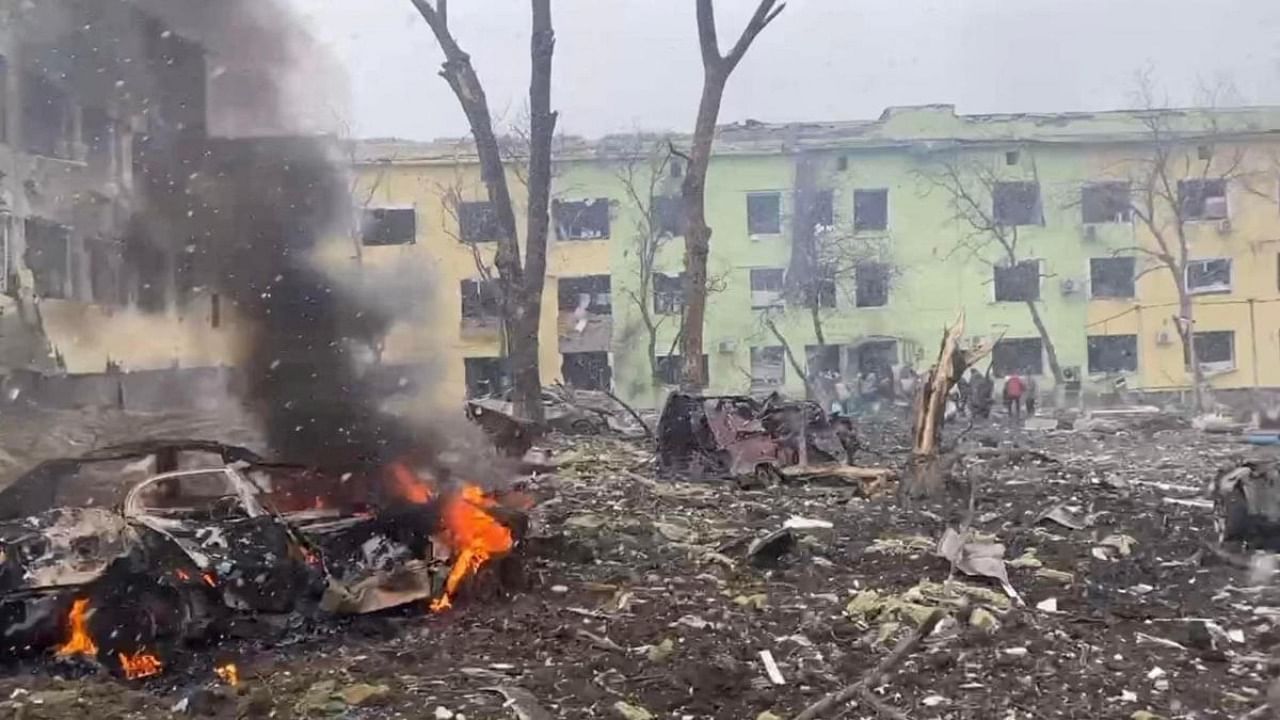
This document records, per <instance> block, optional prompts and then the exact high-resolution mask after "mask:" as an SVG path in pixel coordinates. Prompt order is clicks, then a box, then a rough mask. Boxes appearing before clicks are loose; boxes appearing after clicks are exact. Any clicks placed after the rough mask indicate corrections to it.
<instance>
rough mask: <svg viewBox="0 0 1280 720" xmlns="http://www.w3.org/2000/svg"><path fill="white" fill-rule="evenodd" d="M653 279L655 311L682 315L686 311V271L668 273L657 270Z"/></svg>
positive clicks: (661, 313) (656, 313)
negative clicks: (673, 273)
mask: <svg viewBox="0 0 1280 720" xmlns="http://www.w3.org/2000/svg"><path fill="white" fill-rule="evenodd" d="M652 281H653V312H654V314H655V315H682V314H683V313H684V273H677V274H675V275H668V274H666V273H660V272H655V273H653V275H652Z"/></svg>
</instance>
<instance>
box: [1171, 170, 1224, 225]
mask: <svg viewBox="0 0 1280 720" xmlns="http://www.w3.org/2000/svg"><path fill="white" fill-rule="evenodd" d="M1178 207H1179V208H1180V209H1181V212H1182V220H1183V222H1221V221H1222V220H1226V219H1228V218H1230V217H1231V204H1230V201H1229V200H1228V196H1227V180H1226V178H1189V179H1185V180H1179V181H1178Z"/></svg>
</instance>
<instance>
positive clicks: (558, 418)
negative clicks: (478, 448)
mask: <svg viewBox="0 0 1280 720" xmlns="http://www.w3.org/2000/svg"><path fill="white" fill-rule="evenodd" d="M512 392H513V391H510V390H508V391H506V392H504V393H501V394H498V395H489V396H485V397H479V398H474V399H471V400H468V401H467V404H466V414H467V418H468V419H470V420H471V421H472V422H474V423H475V424H476V425H478V426H480V428H481V429H483V430H484V431H485V433H486V434H488V435H489V437H490V438H491V439H492V440H493V442H494V445H495V446H496V447H497V448H498V450H499V451H500V452H502V453H503V454H505V455H508V456H510V457H521V456H523V455H524V454H525V453H526V452H528V451H529V449H530V448H531V447H533V445H534V443H535V442H537V440H538V438H539V437H541V436H542V435H543V434H544V433H546V432H547V431H554V432H558V433H562V434H564V435H599V434H601V433H607V432H616V433H619V434H622V435H632V436H636V435H647V434H648V426H647V425H645V423H644V420H643V419H642V418H641V417H640V416H639V415H638V414H636V413H635V412H634V411H633V410H632V409H631V408H629V407H626V406H625V405H623V404H622V402H621V401H620V400H618V398H617V396H615V395H613V394H612V393H607V392H601V391H596V390H580V389H576V388H569V387H566V386H564V385H559V384H557V385H553V386H550V387H546V388H543V390H542V413H543V419H544V422H543V424H542V425H537V424H535V423H533V422H532V421H530V420H528V419H526V418H523V417H521V416H520V415H519V414H518V413H517V412H516V410H515V403H514V402H513V400H512Z"/></svg>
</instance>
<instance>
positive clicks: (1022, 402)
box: [817, 365, 1039, 422]
mask: <svg viewBox="0 0 1280 720" xmlns="http://www.w3.org/2000/svg"><path fill="white" fill-rule="evenodd" d="M818 379H819V382H818V384H817V394H818V398H817V399H818V400H819V401H822V400H823V398H824V397H826V398H828V399H827V401H826V403H825V405H826V406H828V407H830V411H831V414H832V415H833V416H846V417H848V416H853V415H859V414H863V413H868V412H878V411H879V410H880V409H881V407H884V406H888V407H890V408H892V407H895V406H899V405H900V406H903V407H904V408H905V410H906V412H908V413H909V412H910V408H911V401H912V398H913V397H914V396H915V392H916V387H917V386H918V385H919V383H920V382H921V378H920V376H919V375H918V374H917V373H916V370H915V368H913V367H912V366H911V365H902V366H901V367H900V368H898V369H897V370H895V369H894V368H893V367H892V366H888V365H885V366H883V367H881V368H880V369H878V370H876V369H865V370H862V371H860V372H859V373H858V375H857V377H855V378H853V379H852V380H851V381H848V382H846V381H845V379H844V378H843V377H842V376H841V375H840V374H839V373H838V372H834V371H829V372H826V373H823V374H822V375H820V376H819V378H818ZM995 389H996V381H995V380H994V379H993V378H992V377H991V373H990V371H988V372H987V373H986V374H984V373H982V372H980V371H979V370H978V369H977V368H970V370H969V375H968V376H967V377H961V378H960V380H959V381H957V382H956V385H955V387H954V388H953V389H952V391H951V393H952V394H951V397H950V402H951V404H952V411H950V412H948V415H951V414H956V415H962V416H963V415H968V416H970V417H974V418H981V419H986V418H990V417H991V408H992V407H993V406H994V405H995ZM1038 392H1039V387H1038V385H1037V384H1036V380H1035V378H1034V377H1032V376H1030V375H1021V374H1019V373H1016V372H1014V373H1011V374H1009V375H1007V376H1005V378H1004V384H1003V386H1002V387H1001V389H1000V398H1001V400H1002V401H1003V404H1004V409H1005V412H1006V413H1007V414H1008V416H1009V419H1010V420H1011V421H1013V422H1018V421H1021V419H1022V418H1023V416H1024V415H1026V416H1031V415H1035V413H1036V397H1037V394H1038Z"/></svg>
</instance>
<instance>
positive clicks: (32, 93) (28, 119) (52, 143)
mask: <svg viewBox="0 0 1280 720" xmlns="http://www.w3.org/2000/svg"><path fill="white" fill-rule="evenodd" d="M22 84H23V87H22V92H21V93H19V95H18V96H19V98H20V99H21V102H22V123H21V125H20V127H21V135H22V145H23V149H24V150H25V151H26V152H28V153H30V154H32V155H38V156H40V157H48V158H56V159H59V160H74V159H75V157H76V153H75V150H76V148H75V145H76V138H75V126H76V117H75V116H76V105H75V102H74V100H73V99H72V97H71V94H70V93H69V92H68V91H67V89H66V88H65V87H63V86H62V85H61V84H59V83H58V82H56V81H54V80H53V79H52V78H49V77H46V76H45V75H44V74H42V73H39V72H36V71H33V70H27V71H24V72H23V73H22ZM41 105H43V106H44V107H43V113H49V114H41V113H42V108H41V107H39V106H41Z"/></svg>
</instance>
